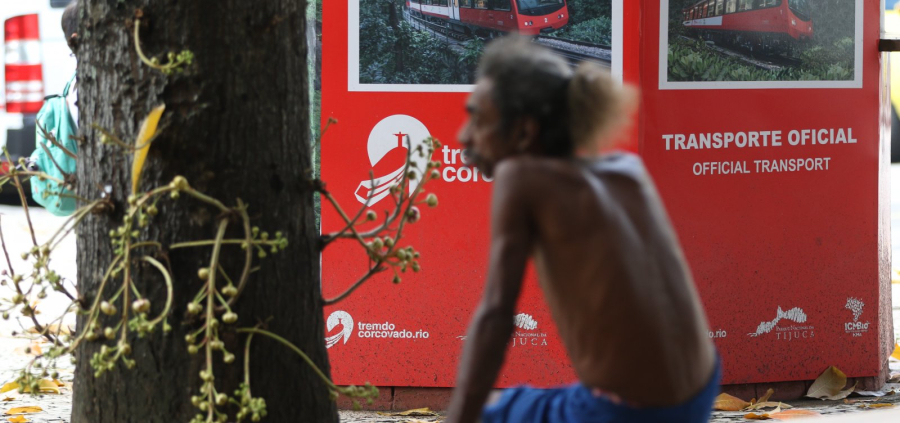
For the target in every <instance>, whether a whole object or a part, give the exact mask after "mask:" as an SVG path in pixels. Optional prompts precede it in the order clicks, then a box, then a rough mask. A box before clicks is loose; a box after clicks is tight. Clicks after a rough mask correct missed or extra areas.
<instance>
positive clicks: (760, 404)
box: [742, 401, 791, 411]
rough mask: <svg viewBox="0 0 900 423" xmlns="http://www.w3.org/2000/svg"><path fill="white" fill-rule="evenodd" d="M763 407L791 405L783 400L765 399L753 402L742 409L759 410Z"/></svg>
mask: <svg viewBox="0 0 900 423" xmlns="http://www.w3.org/2000/svg"><path fill="white" fill-rule="evenodd" d="M763 408H791V406H790V405H788V404H785V403H783V402H774V401H766V402H758V403H756V404H753V405H751V406H749V407H747V408H745V409H743V410H742V411H752V410H761V409H763Z"/></svg>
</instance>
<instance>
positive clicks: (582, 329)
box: [446, 39, 719, 423]
mask: <svg viewBox="0 0 900 423" xmlns="http://www.w3.org/2000/svg"><path fill="white" fill-rule="evenodd" d="M617 90H619V88H617V86H615V85H614V83H613V82H612V80H611V79H609V78H608V76H606V75H605V74H604V73H603V71H602V70H600V69H597V68H596V67H593V66H591V65H582V66H581V67H579V69H578V70H577V71H576V72H574V73H573V72H572V71H571V69H569V67H568V65H567V64H566V63H565V62H564V61H563V60H562V59H560V58H558V57H556V56H554V55H552V54H551V53H549V52H547V51H545V50H543V49H541V48H539V47H535V46H534V45H532V44H531V43H530V42H529V41H528V40H525V39H506V40H500V41H498V42H495V43H493V44H492V45H491V46H489V47H488V50H487V51H486V53H485V55H484V56H483V59H482V63H481V64H480V65H479V77H478V83H477V84H476V86H475V90H474V91H473V92H472V95H471V96H470V97H469V100H468V102H467V105H466V109H467V111H468V113H469V120H468V121H467V122H466V124H465V125H464V126H463V129H462V130H461V132H460V134H459V139H460V142H461V143H462V144H463V146H465V147H466V155H467V156H468V160H469V161H470V162H472V163H474V165H475V166H476V167H478V169H479V170H481V171H482V172H483V173H484V174H485V175H487V176H492V177H494V187H493V199H492V204H491V248H490V260H489V265H488V272H487V278H486V279H487V280H486V283H485V287H484V293H483V294H482V299H481V303H480V304H479V306H478V308H477V310H476V311H475V314H474V316H473V317H472V321H471V323H470V326H469V331H468V335H467V337H466V343H465V348H464V351H463V355H462V359H461V362H460V366H459V373H458V374H457V380H456V390H455V391H454V395H453V399H452V401H451V404H450V410H449V414H448V419H447V421H446V422H447V423H460V422H464V423H470V422H475V421H477V419H479V418H482V419H484V420H485V421H486V422H491V423H493V422H516V423H522V422H540V423H549V422H567V423H568V422H583V421H592V422H594V421H598V422H629V423H635V422H654V423H659V422H678V423H694V422H702V421H705V420H707V419H708V417H709V415H708V414H709V411H710V409H711V405H712V400H713V397H714V396H715V394H716V393H718V392H717V391H718V386H717V384H718V376H719V370H718V367H717V359H716V354H715V351H714V347H713V345H712V342H711V341H710V340H709V338H708V329H707V324H706V319H705V317H704V314H703V311H702V308H701V304H700V301H699V299H698V296H697V293H696V291H695V289H694V286H693V281H692V280H691V276H690V271H689V269H688V267H687V264H686V263H685V261H684V258H683V256H682V252H681V248H680V247H679V245H678V241H677V238H676V236H675V233H674V230H673V229H672V226H671V223H670V222H669V219H668V216H667V215H666V212H665V209H664V207H663V205H662V202H661V201H660V199H659V196H658V195H657V193H656V189H655V187H654V185H653V183H652V182H651V180H650V177H649V175H648V174H647V173H646V170H645V169H644V167H643V165H642V163H641V161H640V159H639V158H637V157H636V156H633V155H628V154H614V155H605V156H599V157H595V158H590V159H589V158H581V157H590V154H589V153H592V152H591V151H590V150H592V149H593V150H596V148H597V145H596V143H595V140H602V139H604V138H603V136H604V135H608V131H607V129H608V128H609V125H607V124H608V123H609V121H610V120H611V119H612V120H616V119H618V120H622V119H623V116H622V113H620V112H621V111H623V110H624V109H627V107H622V104H624V103H625V102H624V101H622V100H623V98H624V96H618V95H617V94H616V91H617ZM583 152H586V153H584V154H582V153H583ZM529 260H534V262H535V264H536V265H537V269H538V279H539V280H540V284H541V286H542V289H543V292H544V296H545V298H546V301H547V303H548V304H549V306H550V309H551V311H552V313H553V319H554V321H555V322H556V326H557V328H558V330H559V333H560V335H561V337H562V339H563V342H564V343H565V346H566V349H567V351H568V353H569V357H570V358H571V360H572V366H573V368H574V370H575V372H576V374H577V375H578V378H579V381H580V382H581V384H580V385H577V386H574V387H571V388H566V389H561V390H544V391H539V390H533V389H531V390H529V389H524V388H523V389H513V390H510V391H507V393H506V394H504V397H503V398H502V399H501V400H500V403H501V404H500V405H499V406H493V407H491V409H490V410H484V412H483V413H482V407H483V405H484V403H485V400H486V399H487V396H488V393H489V392H490V390H491V388H492V387H493V384H494V382H495V381H496V379H497V376H498V373H499V372H500V368H501V366H502V364H503V358H504V350H505V348H506V343H507V340H508V339H509V337H510V335H511V334H512V332H513V316H514V315H515V312H516V302H517V301H518V297H519V294H520V292H521V287H522V278H523V275H524V272H525V268H526V265H527V263H528V261H529ZM536 370H539V369H536ZM647 384H652V386H653V388H652V389H648V388H647Z"/></svg>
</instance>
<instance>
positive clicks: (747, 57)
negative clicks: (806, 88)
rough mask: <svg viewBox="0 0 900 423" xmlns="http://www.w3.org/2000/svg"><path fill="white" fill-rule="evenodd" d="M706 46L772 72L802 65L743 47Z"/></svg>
mask: <svg viewBox="0 0 900 423" xmlns="http://www.w3.org/2000/svg"><path fill="white" fill-rule="evenodd" d="M681 38H683V39H685V40H690V41H697V40H696V39H695V38H690V37H686V36H684V35H682V36H681ZM706 46H707V47H708V48H709V49H710V50H713V51H715V52H717V53H719V54H721V55H723V56H727V57H730V58H733V59H736V60H740V61H742V62H744V63H746V64H748V65H752V66H755V67H757V68H760V69H765V70H770V71H780V70H782V69H784V68H786V67H794V66H799V65H800V63H801V62H800V60H799V59H795V58H792V57H785V56H781V55H777V54H767V53H760V52H758V51H756V52H754V51H752V50H749V49H746V48H742V47H735V46H729V45H722V44H716V43H712V44H710V42H707V44H706Z"/></svg>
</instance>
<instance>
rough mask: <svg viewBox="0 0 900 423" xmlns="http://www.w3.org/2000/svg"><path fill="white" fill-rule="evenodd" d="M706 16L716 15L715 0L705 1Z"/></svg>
mask: <svg viewBox="0 0 900 423" xmlns="http://www.w3.org/2000/svg"><path fill="white" fill-rule="evenodd" d="M706 16H716V0H709V3H706Z"/></svg>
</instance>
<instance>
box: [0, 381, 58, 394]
mask: <svg viewBox="0 0 900 423" xmlns="http://www.w3.org/2000/svg"><path fill="white" fill-rule="evenodd" d="M13 389H19V384H18V383H16V382H10V383H7V384H6V385H3V387H0V394H2V393H4V392H8V391H12V390H13ZM38 390H39V391H40V393H42V394H58V393H60V392H59V386H56V383H54V382H53V381H52V380H50V379H41V380H40V381H39V382H38ZM23 392H31V389H30V388H29V387H27V386H26V387H25V390H24V391H23Z"/></svg>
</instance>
